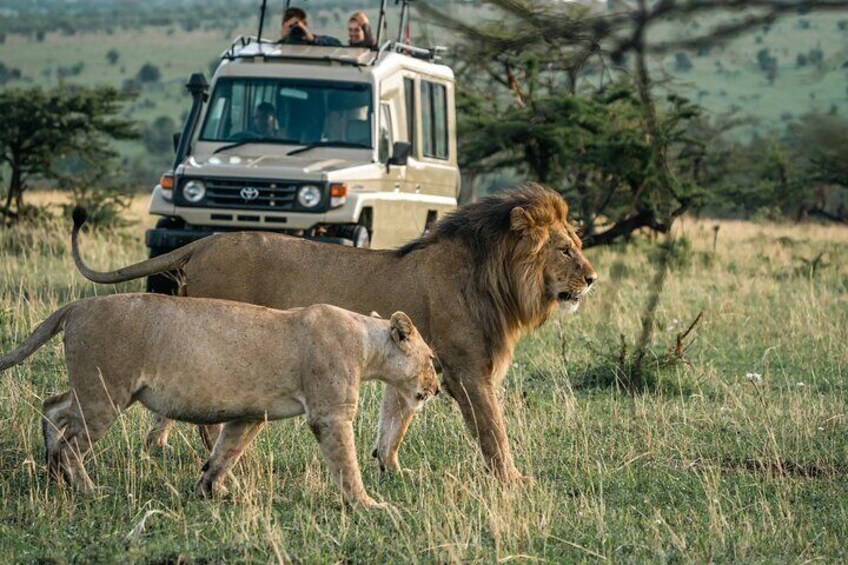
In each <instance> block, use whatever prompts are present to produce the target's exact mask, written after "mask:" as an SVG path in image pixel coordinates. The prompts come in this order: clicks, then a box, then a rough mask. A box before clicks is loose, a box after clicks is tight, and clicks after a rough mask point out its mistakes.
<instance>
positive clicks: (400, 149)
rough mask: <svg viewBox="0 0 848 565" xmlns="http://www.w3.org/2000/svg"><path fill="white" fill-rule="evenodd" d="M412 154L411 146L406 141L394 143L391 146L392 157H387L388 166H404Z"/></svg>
mask: <svg viewBox="0 0 848 565" xmlns="http://www.w3.org/2000/svg"><path fill="white" fill-rule="evenodd" d="M411 154H412V144H411V143H409V142H408V141H395V144H394V145H393V146H392V156H391V157H389V165H406V162H407V161H409V156H410V155H411Z"/></svg>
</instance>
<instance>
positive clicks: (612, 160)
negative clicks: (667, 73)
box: [419, 0, 848, 245]
mask: <svg viewBox="0 0 848 565" xmlns="http://www.w3.org/2000/svg"><path fill="white" fill-rule="evenodd" d="M488 4H489V6H490V7H491V8H493V9H494V12H495V14H496V15H495V16H494V17H492V18H490V19H489V20H488V21H486V22H484V23H482V24H480V25H469V24H467V23H465V22H462V21H459V20H456V19H454V18H452V17H451V16H449V15H447V14H446V13H445V12H444V11H443V10H439V9H437V8H435V7H432V6H429V5H428V4H421V5H419V7H420V9H421V11H423V13H424V14H425V16H426V17H427V18H428V19H430V20H431V21H434V22H435V23H437V24H439V25H442V26H445V27H447V28H449V29H451V30H452V31H453V32H454V33H455V34H456V35H455V36H458V37H459V38H460V40H459V44H458V45H455V46H454V49H453V56H452V61H451V62H452V65H453V66H454V68H455V70H456V72H457V82H458V84H459V88H458V91H459V94H458V97H459V104H458V107H459V112H460V116H459V134H460V152H459V154H460V157H461V159H462V161H463V162H462V163H461V165H462V166H463V167H464V174H465V176H466V180H468V179H469V178H470V179H471V180H473V178H474V177H475V175H479V174H486V173H492V172H500V171H504V170H513V171H515V172H516V174H517V176H519V177H525V178H529V179H532V180H537V181H541V182H544V183H546V184H548V185H550V186H551V187H553V188H555V189H556V190H558V191H560V192H562V193H563V194H564V195H566V196H567V197H568V199H569V201H570V203H571V204H572V212H573V213H574V215H575V216H576V218H577V219H578V221H579V223H580V224H582V228H583V229H582V231H583V234H584V239H585V240H586V243H587V245H596V244H603V243H609V242H611V241H614V240H616V239H618V238H621V237H627V236H628V235H629V234H631V233H632V232H633V231H635V230H638V229H641V228H648V229H651V230H654V231H658V232H668V230H669V229H670V226H671V223H672V221H673V220H674V218H675V217H677V216H678V215H679V214H681V213H683V212H684V211H685V210H687V209H689V208H690V207H691V206H693V205H695V204H697V203H698V202H701V201H704V202H706V201H709V194H708V193H709V191H710V190H713V189H717V186H716V185H711V184H709V183H706V182H699V179H700V180H702V179H704V178H705V177H706V176H707V173H706V172H705V171H704V166H705V163H706V162H707V161H708V156H707V155H708V153H709V152H710V151H711V150H712V147H710V146H709V144H708V143H707V142H706V141H705V140H704V139H699V138H698V137H697V136H694V135H692V132H693V131H695V130H696V129H697V128H696V126H697V125H698V123H699V122H700V121H701V120H700V119H699V115H700V113H701V111H700V108H699V107H698V106H697V105H695V104H693V103H692V102H690V101H689V100H687V99H686V98H684V97H682V96H679V95H677V94H674V93H673V92H671V91H670V89H669V88H665V87H666V86H667V85H663V84H658V83H657V81H655V80H654V79H653V78H652V77H651V76H650V75H649V73H648V68H647V64H646V62H645V60H646V57H647V56H648V55H649V54H669V53H682V52H683V51H684V50H688V49H698V50H699V52H703V51H704V50H706V49H709V48H710V47H712V46H714V45H715V44H717V43H720V42H722V41H723V40H725V39H729V38H731V37H735V36H737V35H738V34H739V33H741V32H744V31H746V30H749V29H753V28H755V27H756V28H761V27H762V26H764V25H770V24H771V23H772V22H774V21H776V20H777V19H778V18H780V17H782V16H784V15H788V14H794V13H796V12H797V9H798V7H799V6H800V5H801V4H802V3H801V2H780V1H778V2H774V1H758V0H755V1H754V2H745V3H740V2H736V1H735V0H687V1H677V0H663V1H661V2H650V3H649V2H647V1H646V0H637V2H635V3H634V4H629V3H628V4H624V3H616V5H617V6H619V7H618V8H613V9H612V10H607V11H601V10H593V9H591V8H587V7H586V6H583V5H580V4H575V3H564V2H546V3H535V2H529V1H526V0H492V1H490V2H488ZM803 4H804V6H805V7H808V8H809V9H810V10H815V9H825V10H829V9H839V8H844V7H846V6H848V2H846V1H844V0H813V1H811V2H803ZM743 9H744V17H736V16H737V12H739V11H741V10H743ZM707 14H710V15H711V16H714V17H711V18H710V19H709V20H708V21H710V22H711V23H709V24H704V25H701V26H698V28H697V29H696V32H695V34H694V35H690V36H687V37H684V38H680V39H665V40H664V41H663V42H661V43H651V41H650V40H649V39H650V35H649V32H650V30H651V29H652V28H653V26H655V25H656V24H659V23H663V22H665V23H667V22H669V21H674V20H680V19H693V18H697V17H698V16H701V15H707ZM684 55H685V54H684ZM677 58H678V61H680V60H683V59H684V57H683V56H678V57H677ZM685 59H686V60H688V57H685ZM772 79H773V77H772ZM663 93H666V94H663ZM466 184H473V183H466ZM772 188H774V187H772ZM772 194H774V191H773V190H772Z"/></svg>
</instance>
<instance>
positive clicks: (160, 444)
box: [145, 414, 221, 451]
mask: <svg viewBox="0 0 848 565" xmlns="http://www.w3.org/2000/svg"><path fill="white" fill-rule="evenodd" d="M173 427H174V421H173V420H171V419H169V418H166V417H165V416H162V415H161V414H156V421H155V422H154V424H153V429H151V430H150V431H149V432H148V433H147V440H146V441H145V444H146V445H147V449H153V448H158V449H164V448H166V447H168V436H169V435H170V433H171V430H172V429H173ZM197 431H198V433H199V434H200V441H202V442H203V445H204V446H205V447H206V449H207V450H209V451H212V447H213V446H214V445H215V440H216V439H218V434H219V433H221V424H214V425H212V426H197Z"/></svg>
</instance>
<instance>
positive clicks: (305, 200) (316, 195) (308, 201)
mask: <svg viewBox="0 0 848 565" xmlns="http://www.w3.org/2000/svg"><path fill="white" fill-rule="evenodd" d="M297 202H298V203H299V204H300V205H301V206H303V207H304V208H315V207H316V206H318V204H320V203H321V189H320V188H318V187H317V186H315V185H314V184H306V185H304V186H301V187H300V190H298V191H297Z"/></svg>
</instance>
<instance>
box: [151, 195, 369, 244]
mask: <svg viewBox="0 0 848 565" xmlns="http://www.w3.org/2000/svg"><path fill="white" fill-rule="evenodd" d="M361 210H362V202H360V199H359V198H358V195H356V194H352V195H348V197H347V202H346V203H345V204H344V205H343V206H341V207H339V208H336V209H333V210H328V211H327V212H323V213H315V214H312V213H308V212H270V211H269V212H265V211H263V210H230V209H227V208H203V207H191V206H176V205H175V204H174V203H173V202H169V201H167V200H165V198H164V197H163V196H162V190H161V189H160V187H159V186H157V187H156V188H154V189H153V194H152V195H151V197H150V208H149V211H150V213H151V214H154V215H157V216H170V217H175V218H182V219H183V220H184V221H185V222H186V223H187V224H191V225H193V226H209V227H220V228H223V229H224V230H229V229H262V230H309V229H311V228H313V227H315V226H316V225H319V224H352V223H356V222H357V221H358V219H359V214H360V212H361ZM207 235H208V234H207ZM198 239H199V238H198Z"/></svg>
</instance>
